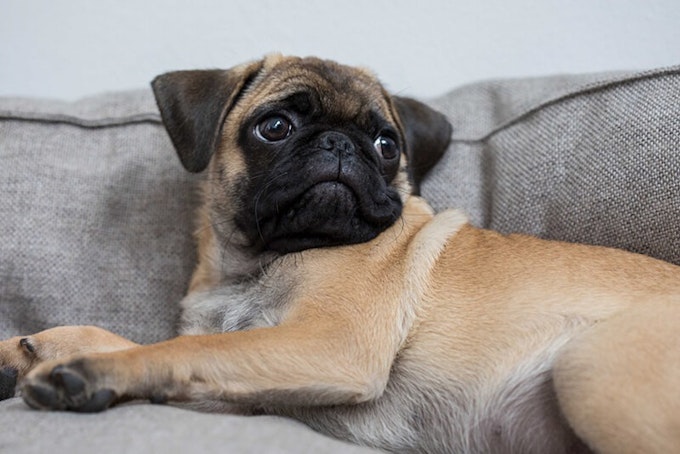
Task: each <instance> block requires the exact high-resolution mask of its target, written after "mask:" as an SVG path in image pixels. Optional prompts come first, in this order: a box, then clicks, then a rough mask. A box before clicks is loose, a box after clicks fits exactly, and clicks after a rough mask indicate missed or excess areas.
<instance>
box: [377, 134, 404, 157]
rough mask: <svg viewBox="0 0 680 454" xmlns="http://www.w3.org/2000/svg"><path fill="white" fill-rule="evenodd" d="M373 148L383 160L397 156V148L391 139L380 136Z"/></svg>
mask: <svg viewBox="0 0 680 454" xmlns="http://www.w3.org/2000/svg"><path fill="white" fill-rule="evenodd" d="M373 146H374V147H375V150H376V151H377V152H378V153H380V154H381V155H382V157H383V158H385V159H394V158H396V157H397V156H399V146H398V145H397V142H395V141H394V139H392V138H391V137H387V136H380V137H378V138H377V139H375V142H374V143H373Z"/></svg>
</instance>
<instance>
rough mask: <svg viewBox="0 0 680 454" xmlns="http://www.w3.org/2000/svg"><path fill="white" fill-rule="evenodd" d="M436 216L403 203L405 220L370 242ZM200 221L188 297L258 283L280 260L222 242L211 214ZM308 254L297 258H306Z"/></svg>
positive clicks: (412, 200) (414, 202)
mask: <svg viewBox="0 0 680 454" xmlns="http://www.w3.org/2000/svg"><path fill="white" fill-rule="evenodd" d="M433 215H434V212H433V210H432V208H431V207H430V206H429V205H428V204H427V202H425V200H423V199H422V198H420V197H417V196H411V197H409V198H407V200H406V201H405V203H404V210H403V216H402V218H401V219H400V220H398V221H397V222H396V223H395V224H394V225H393V226H392V227H390V228H388V229H387V230H386V231H385V232H383V233H382V234H381V235H380V236H379V237H378V238H376V239H375V240H372V241H371V242H373V241H381V238H386V237H390V238H392V237H394V236H395V235H397V236H399V235H403V234H410V232H406V231H405V226H406V225H409V226H411V227H415V226H416V225H417V226H420V225H422V224H424V223H426V222H428V221H429V220H430V219H431V218H432V217H433ZM199 220H200V225H201V227H200V228H199V229H198V231H197V234H196V237H197V240H198V265H197V267H196V270H195V271H194V274H193V277H192V280H191V284H190V286H189V293H191V292H194V291H200V290H207V289H212V288H215V287H217V286H220V285H224V284H227V285H228V284H233V283H238V282H243V281H246V280H250V279H256V278H258V277H259V276H261V275H262V273H263V272H265V270H266V269H267V267H268V266H269V265H270V264H271V263H272V262H274V261H275V260H276V259H277V258H279V257H280V256H279V255H278V254H276V253H274V252H260V253H254V252H253V251H252V250H251V249H249V248H247V247H244V246H242V245H240V244H238V243H237V242H233V241H220V239H219V238H218V235H217V234H216V232H215V230H214V228H213V225H212V224H211V222H210V218H209V214H208V213H205V212H204V213H202V215H201V216H200V217H199ZM406 230H411V229H410V228H406ZM305 252H306V251H303V252H299V253H295V254H298V255H299V254H303V255H304V254H305Z"/></svg>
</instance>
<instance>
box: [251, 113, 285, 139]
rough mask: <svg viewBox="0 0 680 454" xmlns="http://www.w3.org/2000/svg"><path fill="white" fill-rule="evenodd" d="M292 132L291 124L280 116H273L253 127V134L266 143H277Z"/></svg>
mask: <svg viewBox="0 0 680 454" xmlns="http://www.w3.org/2000/svg"><path fill="white" fill-rule="evenodd" d="M292 132H293V125H292V124H291V122H290V121H289V120H288V119H287V118H285V117H281V116H278V115H277V116H273V117H269V118H266V119H265V120H263V121H261V122H260V123H259V124H258V125H257V126H256V127H255V134H256V135H257V137H258V138H259V139H261V140H264V141H266V142H279V141H281V140H283V139H285V138H286V137H288V136H289V135H290V134H291V133H292Z"/></svg>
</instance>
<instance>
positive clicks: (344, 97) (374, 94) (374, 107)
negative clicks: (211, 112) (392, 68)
mask: <svg viewBox="0 0 680 454" xmlns="http://www.w3.org/2000/svg"><path fill="white" fill-rule="evenodd" d="M268 63H269V64H268ZM304 95H307V96H310V97H311V98H312V99H310V102H312V103H313V104H314V105H315V107H317V108H321V109H322V110H323V111H324V112H325V113H326V114H328V115H332V116H337V117H348V118H357V117H360V116H362V115H369V114H370V113H371V112H373V113H378V114H380V115H382V116H384V117H385V118H386V119H388V120H390V121H392V120H394V118H393V112H392V108H391V104H390V102H389V98H388V95H387V92H386V91H385V89H384V88H383V86H382V85H381V84H380V82H379V81H378V80H377V79H376V78H375V77H374V76H373V75H372V74H371V73H369V72H368V71H366V70H362V69H358V68H352V67H348V66H344V65H340V64H338V63H335V62H331V61H326V60H320V59H316V58H306V59H299V58H289V59H282V60H280V61H276V62H273V63H272V62H266V63H265V67H264V70H263V71H262V73H261V74H260V75H259V76H258V77H257V78H256V79H255V81H254V82H253V85H252V90H251V91H250V93H249V94H248V96H249V97H250V96H252V97H253V98H251V99H252V100H253V101H254V102H253V103H248V104H250V105H264V104H275V103H277V102H281V101H284V100H286V99H290V98H291V97H294V96H304Z"/></svg>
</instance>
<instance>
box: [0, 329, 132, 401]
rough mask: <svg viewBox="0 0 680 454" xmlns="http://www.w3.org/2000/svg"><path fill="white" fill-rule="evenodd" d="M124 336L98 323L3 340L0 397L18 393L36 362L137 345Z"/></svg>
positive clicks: (1, 347)
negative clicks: (19, 385) (18, 384)
mask: <svg viewBox="0 0 680 454" xmlns="http://www.w3.org/2000/svg"><path fill="white" fill-rule="evenodd" d="M136 345H137V344H135V343H134V342H132V341H129V340H127V339H125V338H123V337H120V336H118V335H116V334H113V333H111V332H109V331H106V330H104V329H102V328H98V327H96V326H58V327H56V328H51V329H48V330H45V331H41V332H39V333H36V334H33V335H31V336H17V337H13V338H11V339H7V340H5V341H2V342H0V400H3V399H8V398H10V397H12V396H14V394H15V388H16V385H17V383H19V382H20V381H21V379H22V378H23V377H24V376H25V375H26V374H27V373H28V372H29V371H30V370H31V369H33V368H34V367H35V366H36V365H38V364H40V363H42V362H44V361H50V360H55V359H59V358H65V357H67V356H71V355H76V354H84V353H95V352H110V351H116V350H123V349H126V348H130V347H134V346H136Z"/></svg>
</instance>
